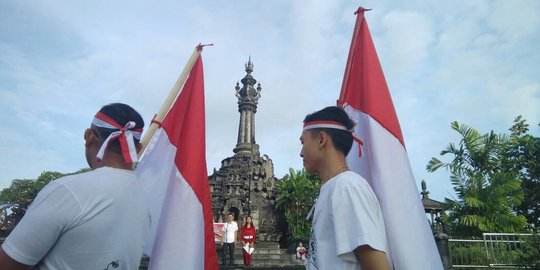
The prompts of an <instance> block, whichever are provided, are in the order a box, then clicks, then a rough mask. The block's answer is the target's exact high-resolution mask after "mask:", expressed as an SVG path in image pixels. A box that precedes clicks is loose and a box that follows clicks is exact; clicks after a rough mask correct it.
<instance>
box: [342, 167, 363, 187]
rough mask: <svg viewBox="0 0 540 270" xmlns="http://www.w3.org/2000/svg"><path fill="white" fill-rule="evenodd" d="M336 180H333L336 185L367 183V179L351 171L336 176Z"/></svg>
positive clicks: (360, 184)
mask: <svg viewBox="0 0 540 270" xmlns="http://www.w3.org/2000/svg"><path fill="white" fill-rule="evenodd" d="M336 178H337V179H336V180H338V181H335V183H334V185H336V186H349V185H351V186H362V185H369V184H368V182H367V180H366V179H365V178H364V177H362V176H361V175H359V174H358V173H356V172H353V171H346V172H344V173H341V174H340V175H338V176H337V177H336Z"/></svg>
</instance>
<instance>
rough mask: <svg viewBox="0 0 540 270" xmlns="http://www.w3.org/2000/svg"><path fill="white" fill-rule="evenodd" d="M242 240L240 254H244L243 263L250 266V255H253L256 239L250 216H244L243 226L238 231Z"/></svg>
mask: <svg viewBox="0 0 540 270" xmlns="http://www.w3.org/2000/svg"><path fill="white" fill-rule="evenodd" d="M240 239H241V240H242V254H243V255H244V265H245V266H251V257H252V256H253V254H252V253H253V250H254V244H255V239H256V232H255V226H254V225H253V221H252V219H251V217H250V216H247V217H246V221H245V223H244V226H242V230H241V231H240Z"/></svg>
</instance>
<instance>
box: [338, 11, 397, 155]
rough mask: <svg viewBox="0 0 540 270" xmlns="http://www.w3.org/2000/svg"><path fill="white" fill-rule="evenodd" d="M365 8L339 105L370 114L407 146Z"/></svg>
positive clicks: (354, 35)
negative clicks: (370, 32) (346, 105)
mask: <svg viewBox="0 0 540 270" xmlns="http://www.w3.org/2000/svg"><path fill="white" fill-rule="evenodd" d="M364 11H365V9H364V8H362V7H360V8H359V9H358V11H357V12H358V16H357V18H356V25H355V27H354V33H353V39H352V42H351V48H350V51H349V57H348V59H347V66H346V68H345V75H344V77H343V84H342V86H341V94H340V96H339V100H338V105H340V106H342V105H343V104H344V103H347V104H349V105H351V106H353V108H355V109H357V110H360V111H362V112H364V113H366V114H369V115H370V116H371V117H373V118H374V119H375V120H377V122H379V123H380V124H381V125H382V126H383V127H384V128H386V129H387V130H388V131H389V132H390V133H392V134H393V135H394V136H395V137H396V138H397V139H398V140H399V141H400V142H401V144H402V145H404V146H405V143H404V142H403V135H402V133H401V128H400V126H399V121H398V118H397V115H396V111H395V109H394V104H392V98H391V97H390V91H388V86H387V85H386V80H385V78H384V73H383V71H382V68H381V64H380V62H379V58H378V57H377V51H376V50H375V46H374V45H373V40H372V39H371V35H370V34H369V28H368V24H367V21H366V20H365V18H364Z"/></svg>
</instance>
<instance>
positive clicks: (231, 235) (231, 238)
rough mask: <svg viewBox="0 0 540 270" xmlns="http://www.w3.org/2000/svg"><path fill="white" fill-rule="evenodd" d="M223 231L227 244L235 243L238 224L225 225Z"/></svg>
mask: <svg viewBox="0 0 540 270" xmlns="http://www.w3.org/2000/svg"><path fill="white" fill-rule="evenodd" d="M221 230H222V231H223V232H224V234H223V236H224V237H225V239H224V240H225V243H234V242H235V240H236V239H235V232H236V231H238V224H236V222H234V221H232V222H231V223H229V222H227V223H225V225H223V228H222V229H221Z"/></svg>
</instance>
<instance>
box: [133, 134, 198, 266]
mask: <svg viewBox="0 0 540 270" xmlns="http://www.w3.org/2000/svg"><path fill="white" fill-rule="evenodd" d="M177 151H178V150H177V149H176V147H175V146H174V145H173V144H171V142H170V140H169V137H168V136H167V133H166V132H164V130H163V129H159V130H158V131H157V132H156V134H155V135H154V136H153V138H152V140H151V141H150V143H149V145H148V147H147V149H146V151H145V153H144V156H143V158H142V159H141V162H140V163H139V165H138V167H137V169H136V171H135V172H136V174H137V176H138V178H139V179H141V185H142V186H143V189H144V191H145V193H146V194H145V195H146V197H147V201H148V202H149V209H150V214H151V216H152V224H151V227H150V236H149V240H148V243H147V246H146V251H145V253H146V254H148V255H149V256H150V257H151V259H150V267H149V269H162V270H172V269H204V218H203V211H202V205H201V203H200V201H199V200H198V199H197V196H196V195H195V193H194V192H193V189H192V188H191V186H190V185H189V184H188V183H187V182H186V180H185V179H184V177H183V176H182V173H181V172H179V170H178V168H177V167H176V164H175V155H176V153H177ZM167 179H168V181H164V180H167Z"/></svg>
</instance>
